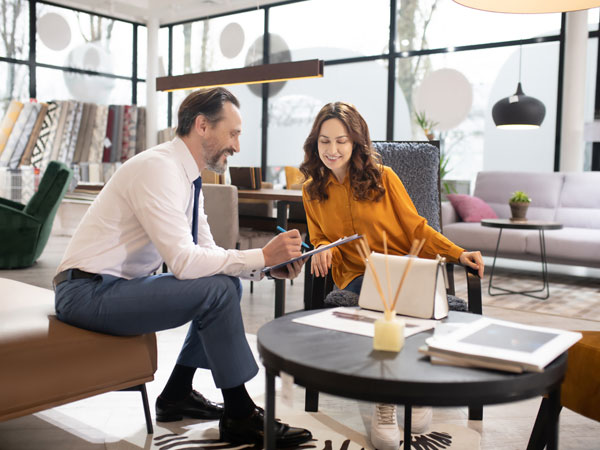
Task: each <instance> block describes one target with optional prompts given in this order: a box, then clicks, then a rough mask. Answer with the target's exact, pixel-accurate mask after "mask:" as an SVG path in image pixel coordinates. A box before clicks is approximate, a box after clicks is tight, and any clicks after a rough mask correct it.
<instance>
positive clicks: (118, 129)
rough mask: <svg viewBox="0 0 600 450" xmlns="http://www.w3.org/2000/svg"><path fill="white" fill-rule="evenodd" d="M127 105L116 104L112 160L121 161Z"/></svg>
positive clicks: (111, 150) (111, 151)
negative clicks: (124, 117) (124, 115)
mask: <svg viewBox="0 0 600 450" xmlns="http://www.w3.org/2000/svg"><path fill="white" fill-rule="evenodd" d="M124 110H125V107H124V106H123V105H116V109H115V118H114V121H115V122H114V124H113V128H112V131H113V134H112V143H113V145H112V147H111V149H110V162H113V163H114V162H117V161H121V149H122V148H123V114H124Z"/></svg>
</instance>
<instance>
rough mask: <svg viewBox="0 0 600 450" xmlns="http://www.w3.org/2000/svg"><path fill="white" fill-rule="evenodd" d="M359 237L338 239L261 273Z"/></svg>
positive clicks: (357, 235)
mask: <svg viewBox="0 0 600 450" xmlns="http://www.w3.org/2000/svg"><path fill="white" fill-rule="evenodd" d="M361 237H363V235H362V234H353V235H352V236H348V237H343V238H340V239H338V240H337V241H335V242H332V243H331V244H327V245H323V246H321V247H319V248H315V249H314V250H311V251H309V252H305V253H302V255H300V256H297V257H296V258H292V259H290V260H288V261H285V262H282V263H279V264H276V265H274V266H269V267H265V268H264V269H263V270H262V271H263V272H269V271H270V270H273V269H279V268H280V267H284V266H287V265H288V264H290V263H293V262H296V261H299V260H301V259H305V258H308V257H309V256H312V255H314V254H316V253H320V252H322V251H325V250H329V249H330V248H333V247H337V246H338V245H342V244H345V243H346V242H350V241H354V240H355V239H360V238H361Z"/></svg>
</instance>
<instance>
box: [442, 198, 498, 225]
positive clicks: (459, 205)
mask: <svg viewBox="0 0 600 450" xmlns="http://www.w3.org/2000/svg"><path fill="white" fill-rule="evenodd" d="M446 197H448V200H450V203H452V206H453V207H454V209H455V210H456V212H457V213H458V215H459V216H460V218H461V219H462V220H463V222H481V219H497V218H498V216H497V214H496V213H495V212H494V210H493V209H492V208H490V205H488V204H487V203H486V202H484V201H483V200H481V199H480V198H479V197H473V196H471V195H465V194H448V195H447V196H446Z"/></svg>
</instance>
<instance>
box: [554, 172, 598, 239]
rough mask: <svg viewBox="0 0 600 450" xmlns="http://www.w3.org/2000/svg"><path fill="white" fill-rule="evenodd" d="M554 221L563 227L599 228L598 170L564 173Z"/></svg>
mask: <svg viewBox="0 0 600 450" xmlns="http://www.w3.org/2000/svg"><path fill="white" fill-rule="evenodd" d="M564 176H565V183H564V186H563V189H562V193H561V196H560V204H559V208H558V211H557V213H556V221H557V222H560V223H562V224H563V225H564V226H565V227H582V228H598V229H600V194H599V189H600V172H583V173H565V174H564Z"/></svg>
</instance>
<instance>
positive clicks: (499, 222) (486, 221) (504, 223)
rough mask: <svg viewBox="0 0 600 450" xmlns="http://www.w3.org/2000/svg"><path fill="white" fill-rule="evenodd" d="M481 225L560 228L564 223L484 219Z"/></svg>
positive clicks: (516, 227) (544, 228) (540, 228)
mask: <svg viewBox="0 0 600 450" xmlns="http://www.w3.org/2000/svg"><path fill="white" fill-rule="evenodd" d="M481 225H482V226H484V227H491V228H514V229H519V230H560V229H561V228H562V227H563V225H562V223H558V222H550V221H546V220H535V219H533V220H532V219H523V220H520V219H517V220H512V219H482V220H481Z"/></svg>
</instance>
